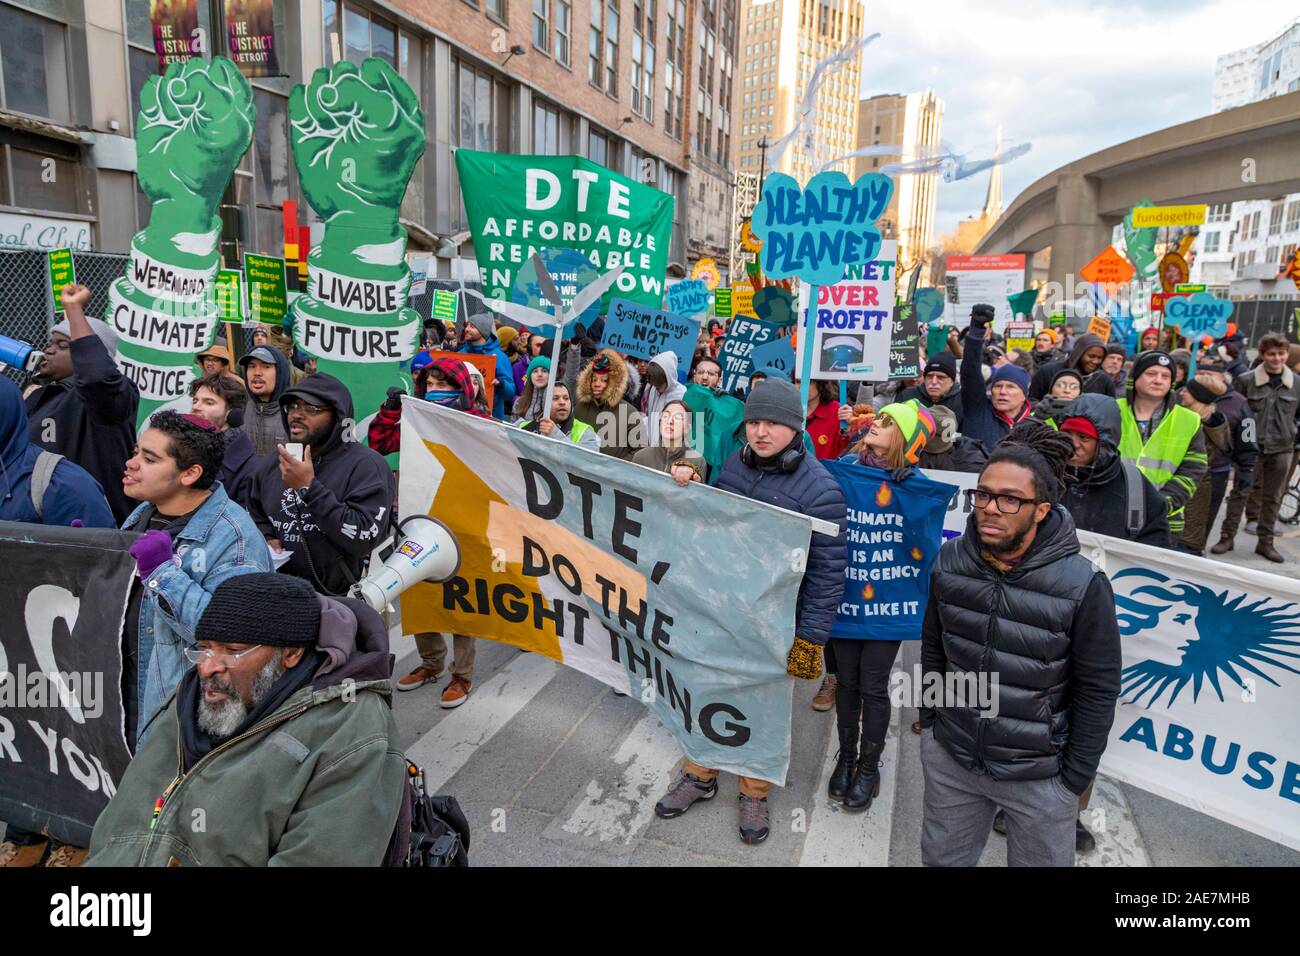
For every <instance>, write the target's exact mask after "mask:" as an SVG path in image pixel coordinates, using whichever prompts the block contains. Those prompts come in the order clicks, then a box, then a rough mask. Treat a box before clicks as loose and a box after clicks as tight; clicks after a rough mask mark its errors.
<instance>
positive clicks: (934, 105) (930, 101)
mask: <svg viewBox="0 0 1300 956" xmlns="http://www.w3.org/2000/svg"><path fill="white" fill-rule="evenodd" d="M942 127H943V100H941V99H939V97H938V96H936V95H935V93H934V92H933V91H932V90H926V91H925V92H924V93H909V94H907V95H900V94H897V93H883V94H881V95H879V96H872V97H868V98H867V99H864V100H861V101H859V103H858V135H857V143H856V147H855V148H856V149H864V148H867V147H872V146H898V147H900V149H899V151H898V152H896V153H890V154H887V155H883V156H859V157H858V158H857V159H856V160H855V163H854V170H853V175H854V178H856V177H858V176H862V175H864V174H866V173H871V172H879V171H880V169H881V168H883V167H885V166H888V165H889V164H891V163H898V162H900V161H901V160H903V159H904V157H906V158H907V159H908V160H913V159H918V158H923V157H925V156H926V155H928V152H927V151H928V150H931V149H938V147H939V138H940V133H941V130H942ZM997 169H998V167H996V166H995V167H994V170H995V172H996V171H997ZM938 189H939V174H938V173H937V172H934V173H925V174H922V175H904V176H896V177H895V178H894V195H893V197H892V198H891V199H890V201H889V208H888V209H886V210H885V214H884V215H883V216H882V217H881V218H880V219H879V220H878V221H877V225H879V226H880V230H881V234H882V235H883V236H884V237H885V238H886V239H897V240H898V259H899V267H898V268H899V281H900V282H902V281H904V278H905V276H906V274H907V273H908V272H910V271H911V270H912V269H913V268H914V267H915V266H916V265H918V264H919V263H921V262H922V261H923V260H924V259H925V257H926V255H927V254H928V252H929V250H930V248H931V245H932V243H933V241H934V210H935V202H936V199H937V197H938Z"/></svg>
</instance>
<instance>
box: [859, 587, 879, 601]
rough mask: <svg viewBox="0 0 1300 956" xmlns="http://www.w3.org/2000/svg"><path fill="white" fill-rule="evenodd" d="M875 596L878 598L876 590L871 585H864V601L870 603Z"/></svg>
mask: <svg viewBox="0 0 1300 956" xmlns="http://www.w3.org/2000/svg"><path fill="white" fill-rule="evenodd" d="M875 596H876V589H875V588H873V587H872V586H871V585H870V584H864V585H862V600H864V601H870V600H871V599H872V598H874V597H875Z"/></svg>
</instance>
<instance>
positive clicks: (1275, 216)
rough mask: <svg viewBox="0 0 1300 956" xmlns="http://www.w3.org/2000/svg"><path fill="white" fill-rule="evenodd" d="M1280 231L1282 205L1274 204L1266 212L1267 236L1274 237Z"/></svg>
mask: <svg viewBox="0 0 1300 956" xmlns="http://www.w3.org/2000/svg"><path fill="white" fill-rule="evenodd" d="M1281 231H1282V204H1281V203H1280V202H1278V203H1274V204H1273V208H1271V209H1270V210H1269V211H1268V234H1269V235H1270V236H1276V235H1278V234H1279V233H1280V232H1281Z"/></svg>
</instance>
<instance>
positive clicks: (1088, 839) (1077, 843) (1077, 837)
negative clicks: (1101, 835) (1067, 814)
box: [1074, 820, 1097, 853]
mask: <svg viewBox="0 0 1300 956" xmlns="http://www.w3.org/2000/svg"><path fill="white" fill-rule="evenodd" d="M1095 849H1097V840H1096V838H1095V837H1094V836H1093V835H1092V834H1091V833H1089V832H1088V828H1087V827H1085V826H1084V825H1083V821H1082V820H1075V821H1074V852H1075V853H1091V852H1092V851H1093V850H1095Z"/></svg>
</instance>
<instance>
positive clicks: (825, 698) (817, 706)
mask: <svg viewBox="0 0 1300 956" xmlns="http://www.w3.org/2000/svg"><path fill="white" fill-rule="evenodd" d="M838 683H839V681H837V680H836V678H835V675H834V674H827V675H826V676H825V677H823V678H822V686H821V687H818V688H817V693H816V694H814V695H813V699H812V708H813V710H817V711H823V712H824V711H828V710H830V709H831V708H832V707H834V706H835V687H836V685H837V684H838Z"/></svg>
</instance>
